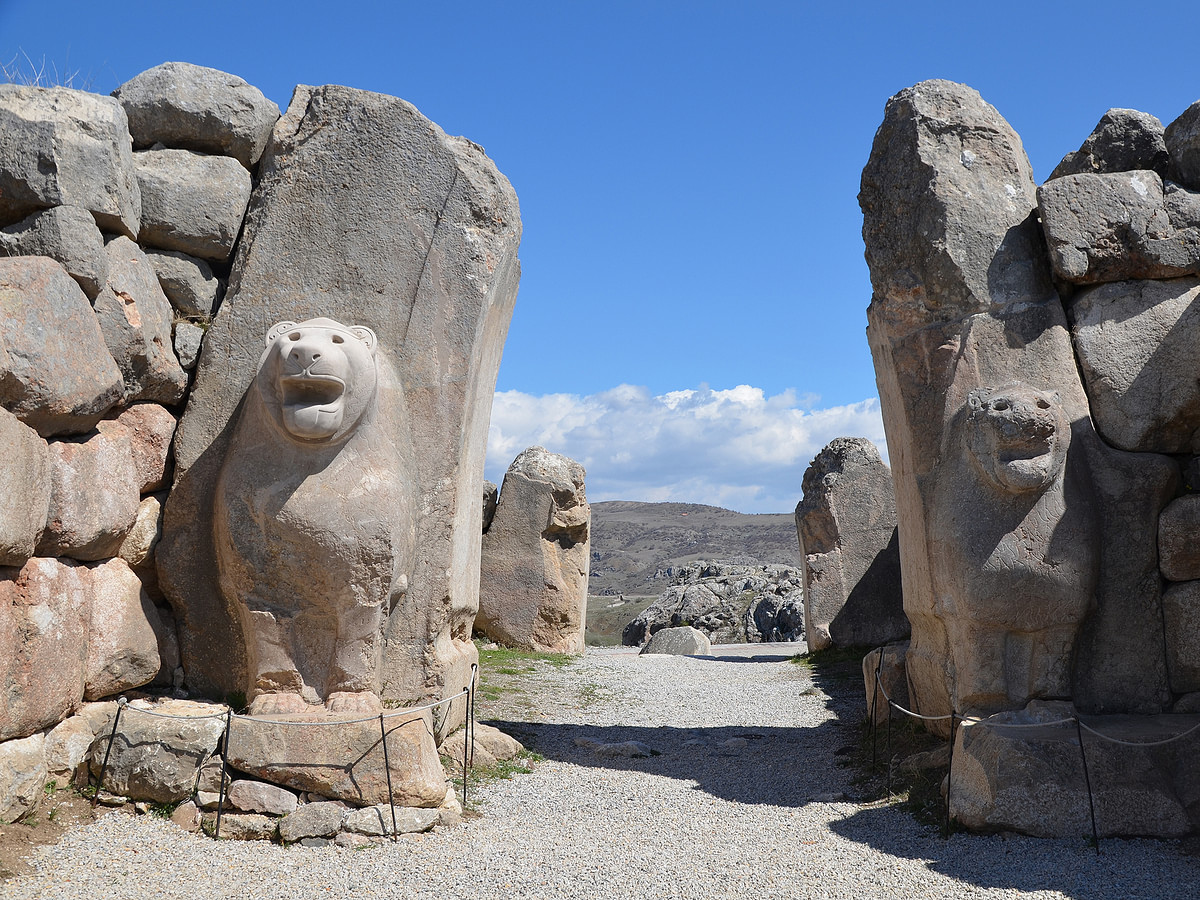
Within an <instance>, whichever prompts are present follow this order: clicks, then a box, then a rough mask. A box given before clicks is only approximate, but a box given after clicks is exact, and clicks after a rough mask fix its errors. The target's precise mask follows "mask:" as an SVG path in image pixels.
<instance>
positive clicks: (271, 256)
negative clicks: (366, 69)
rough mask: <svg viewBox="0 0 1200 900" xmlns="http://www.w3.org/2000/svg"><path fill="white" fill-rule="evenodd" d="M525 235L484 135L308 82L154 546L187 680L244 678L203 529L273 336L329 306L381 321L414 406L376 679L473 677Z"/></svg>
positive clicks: (385, 344) (400, 683) (258, 194)
mask: <svg viewBox="0 0 1200 900" xmlns="http://www.w3.org/2000/svg"><path fill="white" fill-rule="evenodd" d="M343 184H351V185H356V186H361V187H359V188H355V189H351V190H347V189H346V188H344V187H342V185H343ZM519 237H520V219H519V214H518V210H517V202H516V197H515V195H514V194H513V191H512V188H511V187H510V186H509V184H508V182H507V181H506V180H505V179H504V177H503V176H502V175H500V174H499V173H498V172H497V171H496V170H495V168H494V167H493V166H492V164H491V162H490V161H489V160H488V159H487V157H486V156H484V155H483V153H482V152H481V151H480V150H479V148H478V147H476V146H475V145H473V144H471V143H470V142H469V141H466V140H464V139H461V138H451V137H447V136H446V135H444V134H443V133H442V131H441V130H440V129H438V128H437V126H436V125H433V124H432V123H431V122H429V121H428V120H427V119H425V118H423V117H422V116H421V115H420V114H419V113H418V112H417V111H416V110H415V109H414V108H413V107H412V106H411V105H410V104H408V103H405V102H404V101H402V100H398V99H396V98H392V97H385V96H382V95H378V94H371V93H366V92H363V91H355V90H351V89H349V88H342V87H335V86H327V87H321V88H311V87H301V88H298V89H297V91H296V94H295V97H294V98H293V102H292V105H291V107H290V108H289V111H288V113H287V115H285V116H284V118H283V119H281V120H280V121H279V123H278V124H277V126H276V128H275V131H274V135H273V138H272V142H271V144H270V146H269V147H268V149H267V151H266V153H265V154H264V156H263V159H262V162H261V171H260V181H259V184H258V186H257V188H256V189H255V193H254V196H253V198H252V200H251V203H250V209H249V211H248V213H247V222H246V226H245V240H243V241H242V242H241V244H240V246H239V250H238V253H237V255H236V258H235V262H234V268H233V272H232V275H231V279H230V286H229V291H228V296H227V299H226V301H225V302H224V303H223V305H222V306H221V310H220V312H219V313H218V315H217V317H216V319H215V320H214V322H213V325H212V327H211V328H210V329H209V331H208V333H207V335H206V338H205V343H204V350H203V354H202V358H201V360H200V362H199V364H198V367H197V375H196V386H195V389H194V390H193V392H192V394H191V397H190V399H189V403H188V409H187V412H186V414H185V416H184V418H183V421H182V422H181V424H180V428H179V432H178V434H177V436H176V439H175V455H176V481H175V487H174V489H173V491H172V493H171V496H170V499H169V500H168V503H167V511H166V522H165V525H164V536H163V540H162V542H161V543H160V545H159V549H158V554H157V555H158V563H159V575H160V579H161V583H162V585H163V589H164V591H165V593H166V594H167V595H168V597H169V598H170V599H171V601H172V604H173V606H174V607H175V610H176V613H177V618H178V621H179V624H180V632H181V641H182V644H183V651H184V657H185V666H186V667H187V670H188V679H189V685H190V686H191V687H193V688H195V689H199V690H202V691H208V692H214V693H217V694H221V693H224V692H225V691H228V690H237V689H241V688H242V685H243V684H244V683H245V680H246V678H247V677H248V676H247V667H246V660H245V659H244V657H243V656H242V653H241V650H240V648H241V647H243V646H245V645H246V642H247V637H248V636H246V635H245V634H244V629H243V624H242V622H241V621H239V620H238V619H237V617H236V616H233V615H231V613H230V611H229V610H228V609H227V608H226V607H225V604H224V602H223V601H222V600H221V599H220V596H221V595H220V591H219V589H218V585H217V583H216V578H215V577H214V576H215V573H216V571H217V566H216V557H215V555H214V548H213V545H212V542H211V538H210V536H209V534H208V533H207V532H206V531H205V530H204V529H202V528H199V529H198V528H196V527H195V525H194V523H196V522H210V521H214V512H213V508H212V498H213V496H214V493H215V487H216V483H217V479H218V477H219V475H220V472H221V470H222V468H223V466H224V462H225V458H226V456H227V453H228V451H229V447H230V439H231V437H232V435H233V433H234V430H235V425H236V423H235V422H234V421H233V419H234V412H235V410H236V409H237V406H238V404H239V403H240V402H241V400H242V398H243V396H244V395H245V393H246V389H247V387H249V386H250V384H251V382H252V381H253V380H254V377H255V372H256V367H257V363H258V359H259V356H260V355H261V352H262V351H261V348H262V339H263V330H264V328H265V327H267V326H268V325H269V323H271V322H276V321H282V320H290V321H295V322H303V321H305V320H306V319H310V318H314V317H320V316H331V315H334V316H336V317H337V318H338V320H340V321H342V322H345V323H348V324H352V325H361V326H365V327H367V328H370V329H372V330H373V331H374V332H375V334H376V335H377V337H378V347H379V351H378V352H379V353H380V354H381V355H382V356H383V357H384V358H385V360H386V361H387V362H388V363H389V364H390V366H391V367H392V369H393V370H394V371H395V372H396V374H397V376H398V380H399V384H400V387H401V390H402V394H403V398H404V401H405V402H406V404H407V417H406V418H400V419H391V420H388V421H387V422H385V423H383V424H382V426H381V427H382V428H383V429H384V430H385V431H386V433H387V435H388V437H389V439H390V440H391V441H392V442H393V443H394V444H396V445H397V446H398V447H401V448H402V452H404V453H406V454H407V453H409V452H410V451H408V450H407V449H404V448H407V447H411V456H410V457H408V458H410V459H412V460H413V468H412V470H411V472H410V474H411V477H412V483H413V491H414V503H413V507H412V508H413V509H414V510H420V512H421V514H420V516H419V517H418V518H417V522H416V535H415V542H414V545H413V553H412V556H411V558H410V559H409V560H408V561H407V563H408V564H410V565H411V566H412V571H411V575H410V579H409V588H408V591H407V593H406V594H405V595H404V598H403V600H402V601H400V602H398V603H397V604H396V606H395V607H394V608H393V609H391V610H389V611H388V613H387V620H386V623H385V629H384V635H383V641H384V647H383V664H382V679H381V681H382V684H381V691H382V693H383V695H384V696H385V697H393V698H397V699H401V698H403V699H411V698H414V697H430V696H438V695H442V694H444V693H452V692H457V691H458V690H459V689H460V688H461V686H462V685H463V684H466V683H467V681H468V680H469V671H470V664H471V663H472V662H473V661H474V659H475V650H474V646H473V645H472V644H471V642H470V632H471V623H472V622H473V620H474V617H475V612H476V609H477V604H478V559H479V535H480V533H481V516H482V511H481V508H480V502H479V498H480V496H481V490H482V485H483V454H484V449H485V445H486V437H487V426H488V419H489V411H490V404H491V396H492V392H493V390H494V387H495V379H496V373H497V370H498V366H499V359H500V353H501V349H502V344H503V339H504V336H505V333H506V331H507V328H508V322H509V318H510V316H511V311H512V304H513V301H514V298H515V293H516V283H517V277H518V272H519V266H518V263H517V259H516V249H517V244H518V241H519ZM457 715H461V713H458V714H456V716H457ZM454 718H455V716H452V717H449V719H450V721H447V722H446V723H445V724H446V725H447V726H448V725H452V724H454V722H453V719H454Z"/></svg>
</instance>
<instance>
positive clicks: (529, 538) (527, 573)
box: [475, 447, 592, 653]
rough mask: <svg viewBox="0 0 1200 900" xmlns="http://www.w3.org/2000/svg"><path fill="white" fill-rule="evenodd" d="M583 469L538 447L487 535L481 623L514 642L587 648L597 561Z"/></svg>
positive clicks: (517, 465) (525, 455) (511, 479)
mask: <svg viewBox="0 0 1200 900" xmlns="http://www.w3.org/2000/svg"><path fill="white" fill-rule="evenodd" d="M591 515H592V513H591V507H590V506H588V502H587V495H586V493H585V491H584V471H583V466H581V465H579V463H577V462H575V461H574V460H572V459H568V458H567V457H565V456H562V455H560V454H558V453H551V452H550V451H548V450H546V449H545V448H543V447H530V448H529V449H528V450H525V451H524V452H522V453H521V454H520V455H519V456H518V457H517V458H516V459H515V460H513V463H512V465H511V466H509V468H508V472H507V473H506V474H505V476H504V484H503V486H502V487H501V490H500V501H499V505H498V506H497V508H496V513H495V516H494V517H493V519H492V524H491V527H490V528H488V530H487V533H486V534H484V536H483V553H482V557H481V561H480V574H479V615H478V617H477V618H476V620H475V628H476V629H477V630H479V631H482V632H483V633H484V634H486V635H487V636H488V637H490V638H491V639H492V640H494V641H498V642H499V643H501V644H504V645H506V646H510V647H520V648H523V649H526V650H537V651H542V652H550V653H582V652H583V632H584V623H585V620H586V618H587V582H588V568H589V565H590V562H591V554H590V552H589V547H590V528H591Z"/></svg>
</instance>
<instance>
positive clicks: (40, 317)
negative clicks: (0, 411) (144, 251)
mask: <svg viewBox="0 0 1200 900" xmlns="http://www.w3.org/2000/svg"><path fill="white" fill-rule="evenodd" d="M0 317H3V319H4V321H5V323H6V327H5V333H4V340H3V343H2V344H0V406H3V407H4V408H5V409H7V410H8V411H9V412H11V413H13V414H14V415H16V416H17V418H19V419H20V420H21V421H22V422H24V423H25V424H26V425H29V426H30V427H31V428H34V429H36V430H37V432H38V434H40V435H42V436H43V437H50V436H53V435H59V434H80V433H83V432H86V431H88V430H89V429H91V428H92V427H93V426H94V425H95V424H96V423H97V422H98V421H100V418H101V417H102V416H103V415H104V414H105V413H106V412H107V411H108V410H109V409H110V408H111V407H112V406H113V405H114V404H115V403H117V402H118V401H119V400H120V399H121V396H122V393H123V391H122V382H121V371H120V369H118V368H117V364H116V362H115V361H114V360H113V358H112V355H111V354H110V353H109V352H108V350H107V348H106V347H105V344H104V335H103V334H102V333H101V331H100V324H99V323H98V322H97V321H96V316H95V314H94V313H93V312H92V307H91V304H90V303H89V302H88V298H87V296H86V295H85V294H84V293H83V291H82V289H80V287H79V285H78V284H76V283H75V281H74V280H73V279H72V278H71V276H70V275H68V274H67V272H66V270H65V269H64V268H63V267H62V266H61V265H59V264H58V263H57V262H55V261H54V260H52V259H49V258H48V257H44V256H28V257H14V258H10V259H0Z"/></svg>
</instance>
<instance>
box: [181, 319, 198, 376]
mask: <svg viewBox="0 0 1200 900" xmlns="http://www.w3.org/2000/svg"><path fill="white" fill-rule="evenodd" d="M203 341H204V329H203V328H201V327H200V326H199V325H193V324H192V323H191V322H176V323H175V355H176V356H177V357H178V358H179V365H180V366H182V367H183V370H184V371H185V372H190V371H192V369H194V368H195V367H196V361H197V360H198V359H199V358H200V345H201V343H202V342H203Z"/></svg>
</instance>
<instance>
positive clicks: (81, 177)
mask: <svg viewBox="0 0 1200 900" xmlns="http://www.w3.org/2000/svg"><path fill="white" fill-rule="evenodd" d="M132 155H133V145H132V142H131V141H130V137H129V123H128V120H127V119H126V116H125V111H124V110H123V109H122V108H121V105H120V104H119V103H117V102H116V101H115V100H113V99H112V98H110V97H102V96H100V95H99V94H90V93H87V92H85V91H75V90H71V89H69V88H64V87H52V88H42V87H33V86H31V85H17V84H3V85H0V222H3V223H4V224H5V225H8V224H11V223H13V222H16V221H19V220H20V219H23V218H25V216H27V215H29V214H30V213H31V212H34V211H35V210H38V209H47V208H49V207H52V206H78V207H81V208H83V209H86V210H88V211H89V212H90V213H91V214H92V216H93V217H95V219H96V224H98V225H99V226H100V228H101V229H103V230H104V231H110V232H116V233H118V234H124V235H127V236H128V237H132V238H136V237H137V235H138V224H139V221H140V219H141V197H140V194H139V193H138V186H137V180H136V178H135V177H134V174H133V160H132Z"/></svg>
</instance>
